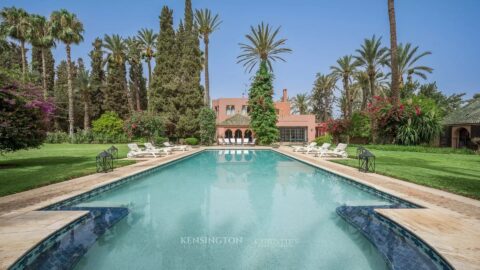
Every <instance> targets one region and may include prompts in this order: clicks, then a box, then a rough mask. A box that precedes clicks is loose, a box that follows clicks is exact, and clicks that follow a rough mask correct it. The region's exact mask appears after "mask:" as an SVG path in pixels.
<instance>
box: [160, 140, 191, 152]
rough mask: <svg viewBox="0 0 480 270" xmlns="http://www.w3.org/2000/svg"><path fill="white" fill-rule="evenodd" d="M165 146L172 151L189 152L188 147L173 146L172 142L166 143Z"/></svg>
mask: <svg viewBox="0 0 480 270" xmlns="http://www.w3.org/2000/svg"><path fill="white" fill-rule="evenodd" d="M163 145H164V146H165V147H167V148H170V149H171V150H172V151H187V150H188V149H189V146H188V145H173V144H171V143H170V142H164V143H163Z"/></svg>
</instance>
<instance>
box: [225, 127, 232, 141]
mask: <svg viewBox="0 0 480 270" xmlns="http://www.w3.org/2000/svg"><path fill="white" fill-rule="evenodd" d="M225 138H227V139H230V138H233V133H232V130H230V129H227V130H225Z"/></svg>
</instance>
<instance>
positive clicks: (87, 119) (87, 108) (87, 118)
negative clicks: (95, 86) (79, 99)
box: [83, 94, 90, 131]
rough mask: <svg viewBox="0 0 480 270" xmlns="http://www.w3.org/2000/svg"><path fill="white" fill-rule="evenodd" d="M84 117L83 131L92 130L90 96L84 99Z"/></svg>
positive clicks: (86, 95)
mask: <svg viewBox="0 0 480 270" xmlns="http://www.w3.org/2000/svg"><path fill="white" fill-rule="evenodd" d="M83 104H84V110H85V112H84V115H83V130H85V131H88V130H90V100H89V98H88V94H85V97H84V103H83Z"/></svg>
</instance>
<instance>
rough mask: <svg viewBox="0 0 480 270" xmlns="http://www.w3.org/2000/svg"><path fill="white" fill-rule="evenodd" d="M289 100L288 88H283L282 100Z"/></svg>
mask: <svg viewBox="0 0 480 270" xmlns="http://www.w3.org/2000/svg"><path fill="white" fill-rule="evenodd" d="M287 101H288V94H287V89H283V96H282V102H287Z"/></svg>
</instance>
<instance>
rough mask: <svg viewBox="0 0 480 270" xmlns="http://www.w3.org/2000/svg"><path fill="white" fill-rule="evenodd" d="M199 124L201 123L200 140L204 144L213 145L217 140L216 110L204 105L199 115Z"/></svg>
mask: <svg viewBox="0 0 480 270" xmlns="http://www.w3.org/2000/svg"><path fill="white" fill-rule="evenodd" d="M198 119H199V125H200V131H199V133H200V134H199V135H200V142H201V143H202V144H203V145H211V144H212V143H214V142H215V133H216V126H215V124H216V119H217V116H216V114H215V111H214V110H212V109H210V108H208V107H204V108H203V109H202V110H201V111H200V114H199V116H198Z"/></svg>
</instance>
